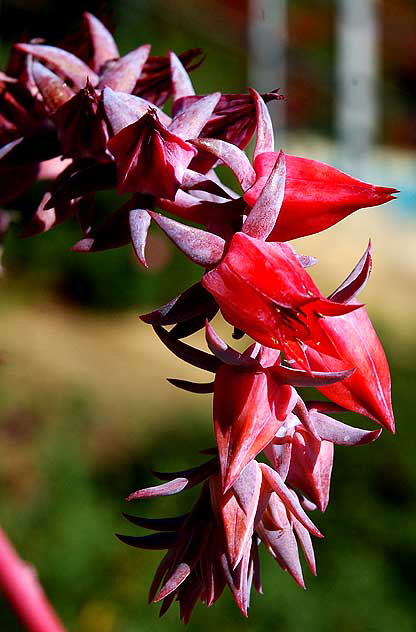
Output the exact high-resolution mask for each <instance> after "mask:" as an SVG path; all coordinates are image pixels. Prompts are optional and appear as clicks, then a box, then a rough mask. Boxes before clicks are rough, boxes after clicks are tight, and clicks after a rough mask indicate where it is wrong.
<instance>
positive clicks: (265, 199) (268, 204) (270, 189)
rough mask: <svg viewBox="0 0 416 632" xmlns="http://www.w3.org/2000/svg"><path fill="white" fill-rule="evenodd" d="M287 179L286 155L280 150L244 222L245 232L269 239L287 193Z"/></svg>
mask: <svg viewBox="0 0 416 632" xmlns="http://www.w3.org/2000/svg"><path fill="white" fill-rule="evenodd" d="M285 181H286V164H285V155H284V153H283V152H282V151H280V152H279V155H278V157H277V160H276V164H275V166H274V168H273V170H272V172H271V173H270V176H269V178H268V180H267V182H266V184H265V185H264V189H263V191H262V192H261V194H260V195H259V197H258V198H257V200H256V203H255V205H254V206H253V208H252V209H251V211H250V213H249V215H248V217H247V219H246V221H245V222H244V224H243V227H242V229H241V230H242V232H243V233H246V234H247V235H250V236H251V237H256V238H257V239H267V237H268V236H269V235H270V233H271V232H272V230H273V228H274V225H275V224H276V221H277V218H278V216H279V213H280V208H281V206H282V202H283V197H284V194H285Z"/></svg>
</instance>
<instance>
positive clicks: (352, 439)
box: [310, 411, 382, 445]
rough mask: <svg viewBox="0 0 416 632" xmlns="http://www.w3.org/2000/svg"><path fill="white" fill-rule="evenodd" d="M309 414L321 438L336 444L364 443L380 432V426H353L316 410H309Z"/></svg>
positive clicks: (373, 439)
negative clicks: (373, 427) (374, 427)
mask: <svg viewBox="0 0 416 632" xmlns="http://www.w3.org/2000/svg"><path fill="white" fill-rule="evenodd" d="M310 414H311V415H312V417H313V423H314V426H315V428H316V431H317V433H318V434H319V436H320V437H321V439H325V440H326V441H332V443H335V444H336V445H365V444H367V443H371V442H372V441H375V440H376V439H377V438H378V437H379V436H380V434H381V432H382V429H381V428H378V429H377V430H362V429H361V428H354V427H353V426H348V425H347V424H343V423H342V422H341V421H338V420H337V419H333V418H332V417H328V415H323V414H322V413H319V412H316V411H311V413H310Z"/></svg>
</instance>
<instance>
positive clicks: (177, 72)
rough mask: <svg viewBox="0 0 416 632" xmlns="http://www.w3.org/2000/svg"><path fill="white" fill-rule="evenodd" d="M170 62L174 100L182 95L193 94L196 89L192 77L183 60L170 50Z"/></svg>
mask: <svg viewBox="0 0 416 632" xmlns="http://www.w3.org/2000/svg"><path fill="white" fill-rule="evenodd" d="M169 62H170V75H171V82H172V95H173V102H175V101H176V100H177V99H181V98H182V97H189V96H193V95H194V94H195V91H194V89H193V86H192V82H191V79H190V78H189V75H188V73H187V71H186V69H185V67H184V65H183V64H182V62H181V60H180V59H179V57H178V56H177V55H176V54H175V53H174V52H173V51H169Z"/></svg>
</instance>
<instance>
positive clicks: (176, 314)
mask: <svg viewBox="0 0 416 632" xmlns="http://www.w3.org/2000/svg"><path fill="white" fill-rule="evenodd" d="M213 305H216V303H215V301H214V299H213V298H212V295H211V294H210V293H209V292H208V291H207V290H206V289H205V288H204V287H202V285H201V282H198V283H195V285H192V286H191V287H190V288H188V289H187V290H185V291H184V292H182V294H179V296H176V297H175V298H174V299H172V300H171V301H169V303H166V305H163V306H162V307H159V309H156V310H155V311H154V312H149V313H148V314H143V316H140V319H141V320H142V321H143V322H145V323H148V324H149V325H174V324H175V323H180V322H183V321H187V320H189V319H191V318H193V317H194V316H198V315H200V314H201V313H205V312H206V310H208V309H211V308H212V307H213ZM204 324H205V322H204Z"/></svg>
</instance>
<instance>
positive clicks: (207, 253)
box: [150, 211, 225, 266]
mask: <svg viewBox="0 0 416 632" xmlns="http://www.w3.org/2000/svg"><path fill="white" fill-rule="evenodd" d="M150 215H151V216H152V218H153V219H154V221H155V222H156V223H157V224H158V226H159V227H160V228H161V229H162V230H163V232H164V233H165V234H166V235H167V236H168V237H169V239H171V241H173V243H174V244H175V246H177V247H178V248H179V250H181V251H182V252H183V253H184V255H186V256H187V257H188V258H189V259H190V260H191V261H193V262H194V263H197V264H198V265H201V266H212V265H215V264H216V263H218V262H219V261H220V259H221V257H222V256H223V254H224V247H225V241H224V240H223V239H222V238H221V237H219V236H218V235H215V234H213V233H209V232H207V231H204V230H201V229H200V228H194V227H193V226H188V225H186V224H181V223H179V222H176V221H175V220H173V219H170V218H169V217H165V216H164V215H160V214H159V213H155V212H153V211H152V212H151V213H150Z"/></svg>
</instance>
